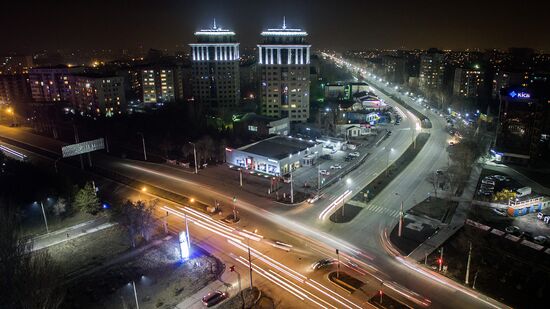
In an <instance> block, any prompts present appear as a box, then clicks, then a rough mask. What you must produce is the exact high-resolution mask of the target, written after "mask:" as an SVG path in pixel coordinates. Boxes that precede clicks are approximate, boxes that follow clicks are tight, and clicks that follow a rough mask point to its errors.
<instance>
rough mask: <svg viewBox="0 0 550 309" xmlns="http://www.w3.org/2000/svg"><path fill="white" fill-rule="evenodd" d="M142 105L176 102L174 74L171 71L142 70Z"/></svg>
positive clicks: (163, 69)
mask: <svg viewBox="0 0 550 309" xmlns="http://www.w3.org/2000/svg"><path fill="white" fill-rule="evenodd" d="M141 80H142V88H143V103H144V104H145V105H147V104H151V103H153V104H154V103H165V102H174V101H175V100H176V88H178V87H176V84H175V80H176V78H175V72H174V70H172V69H165V68H162V69H153V68H150V69H144V70H142V71H141Z"/></svg>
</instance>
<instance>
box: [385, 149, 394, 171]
mask: <svg viewBox="0 0 550 309" xmlns="http://www.w3.org/2000/svg"><path fill="white" fill-rule="evenodd" d="M393 150H394V149H393V148H390V149H388V157H387V159H386V176H388V172H389V168H390V153H391V152H393Z"/></svg>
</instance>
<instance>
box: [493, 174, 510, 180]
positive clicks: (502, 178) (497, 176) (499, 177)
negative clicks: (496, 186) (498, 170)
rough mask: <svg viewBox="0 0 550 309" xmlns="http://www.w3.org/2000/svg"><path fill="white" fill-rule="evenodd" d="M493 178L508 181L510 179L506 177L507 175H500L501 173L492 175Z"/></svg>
mask: <svg viewBox="0 0 550 309" xmlns="http://www.w3.org/2000/svg"><path fill="white" fill-rule="evenodd" d="M493 178H494V179H496V180H498V181H509V180H510V179H508V177H506V176H502V175H493Z"/></svg>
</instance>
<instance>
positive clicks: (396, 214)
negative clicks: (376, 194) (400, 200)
mask: <svg viewBox="0 0 550 309" xmlns="http://www.w3.org/2000/svg"><path fill="white" fill-rule="evenodd" d="M346 204H349V205H353V206H357V207H361V208H363V209H366V210H369V211H372V212H376V213H379V214H383V215H387V216H390V217H393V218H399V210H394V209H389V208H385V207H380V206H377V205H375V204H366V203H362V202H359V201H355V200H349V201H348V202H347V203H346Z"/></svg>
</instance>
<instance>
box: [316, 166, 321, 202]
mask: <svg viewBox="0 0 550 309" xmlns="http://www.w3.org/2000/svg"><path fill="white" fill-rule="evenodd" d="M320 191H321V162H319V163H318V164H317V195H318V194H319V192H320Z"/></svg>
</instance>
